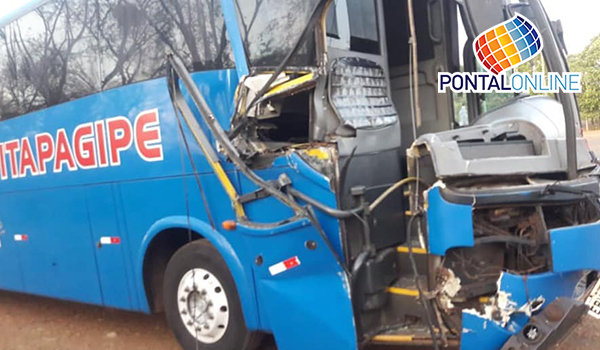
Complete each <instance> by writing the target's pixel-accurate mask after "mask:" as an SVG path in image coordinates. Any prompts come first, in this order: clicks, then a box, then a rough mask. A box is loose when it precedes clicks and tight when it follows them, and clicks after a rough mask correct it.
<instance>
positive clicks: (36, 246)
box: [0, 188, 102, 304]
mask: <svg viewBox="0 0 600 350" xmlns="http://www.w3.org/2000/svg"><path fill="white" fill-rule="evenodd" d="M0 209H1V210H2V219H3V224H4V229H5V230H6V233H5V234H4V235H3V237H2V239H3V240H5V239H6V238H7V237H9V238H10V237H12V239H13V242H12V243H13V244H14V246H15V248H16V252H17V255H18V261H19V263H20V265H21V267H22V276H23V284H24V286H23V287H24V288H22V289H21V290H23V291H25V292H27V293H32V294H39V295H45V296H50V297H54V298H59V299H66V300H74V301H80V302H85V303H91V304H101V300H102V299H101V293H100V284H99V282H98V275H97V270H96V262H95V258H94V247H93V242H92V237H91V234H90V224H89V220H88V211H87V209H86V205H85V198H84V196H83V193H82V190H81V189H78V188H62V189H55V190H42V191H27V192H20V193H15V194H5V195H3V198H2V207H1V208H0ZM3 273H4V271H3ZM2 279H3V280H5V279H4V275H3V278H2Z"/></svg>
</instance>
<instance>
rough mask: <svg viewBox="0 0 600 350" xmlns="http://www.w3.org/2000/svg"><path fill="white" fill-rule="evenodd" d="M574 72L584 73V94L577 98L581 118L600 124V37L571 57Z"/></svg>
mask: <svg viewBox="0 0 600 350" xmlns="http://www.w3.org/2000/svg"><path fill="white" fill-rule="evenodd" d="M569 64H570V66H571V67H570V69H571V71H572V72H582V73H583V79H582V86H583V93H581V94H580V95H578V96H577V98H578V101H579V109H580V110H581V118H582V119H583V120H584V121H587V122H589V123H592V124H597V123H598V122H600V35H599V36H597V37H595V38H594V39H593V40H592V42H591V43H590V44H589V45H588V46H587V47H586V48H585V50H583V52H582V53H580V54H578V55H571V56H569Z"/></svg>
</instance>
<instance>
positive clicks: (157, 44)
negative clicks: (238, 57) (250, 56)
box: [95, 0, 234, 90]
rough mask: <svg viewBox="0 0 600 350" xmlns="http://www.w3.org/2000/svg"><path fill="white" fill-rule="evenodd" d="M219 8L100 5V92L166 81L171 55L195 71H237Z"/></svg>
mask: <svg viewBox="0 0 600 350" xmlns="http://www.w3.org/2000/svg"><path fill="white" fill-rule="evenodd" d="M220 3H221V2H220V1H209V0H200V1H194V0H174V1H166V2H164V1H160V0H147V1H145V2H144V4H143V6H142V5H140V4H139V3H136V2H126V1H121V0H99V1H98V6H99V9H98V11H99V18H100V19H99V23H98V29H97V30H95V33H96V36H97V37H98V41H99V47H100V62H101V65H102V79H101V88H102V89H103V90H106V89H110V88H114V87H119V86H123V85H127V84H131V83H135V82H139V81H144V80H148V79H154V78H158V77H161V76H164V75H165V73H166V66H167V62H166V56H167V54H168V53H170V52H174V53H176V54H177V55H179V56H180V57H181V58H182V59H183V60H184V62H185V63H186V64H187V65H188V68H189V69H191V70H193V71H202V70H213V69H225V68H233V67H234V63H233V58H232V53H231V47H230V44H229V38H228V37H227V31H226V29H225V24H224V20H223V16H222V11H221V5H220ZM182 13H183V14H185V16H183V15H181V14H182Z"/></svg>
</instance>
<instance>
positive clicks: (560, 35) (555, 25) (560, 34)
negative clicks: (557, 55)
mask: <svg viewBox="0 0 600 350" xmlns="http://www.w3.org/2000/svg"><path fill="white" fill-rule="evenodd" d="M552 31H554V34H556V38H557V39H558V43H559V44H560V47H561V48H562V49H563V51H564V52H565V54H566V55H568V54H569V51H567V44H566V43H565V31H564V30H563V25H562V21H561V20H560V19H559V20H557V21H552Z"/></svg>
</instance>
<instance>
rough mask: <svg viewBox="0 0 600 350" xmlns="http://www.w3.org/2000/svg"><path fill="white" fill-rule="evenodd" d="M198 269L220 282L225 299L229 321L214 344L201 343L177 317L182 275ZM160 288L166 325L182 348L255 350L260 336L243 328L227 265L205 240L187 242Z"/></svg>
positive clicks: (175, 255)
mask: <svg viewBox="0 0 600 350" xmlns="http://www.w3.org/2000/svg"><path fill="white" fill-rule="evenodd" d="M198 268H200V269H204V270H206V271H208V272H210V273H212V274H213V275H214V276H215V277H216V278H217V279H218V281H219V282H220V283H221V285H222V287H223V291H224V292H225V294H226V296H227V302H228V312H229V317H228V320H229V321H228V324H227V327H226V330H225V333H224V334H223V335H222V336H221V338H220V339H219V340H218V341H216V342H214V343H204V342H202V341H200V340H198V339H197V338H196V337H195V336H194V335H192V333H190V331H189V330H188V328H187V326H186V324H184V320H183V319H182V317H184V316H182V315H181V314H180V305H181V304H179V301H180V300H178V290H179V286H180V282H181V281H182V279H183V278H184V276H185V275H186V273H189V271H191V270H193V269H198ZM194 281H195V279H194ZM194 284H195V283H194ZM163 288H164V293H163V295H164V305H165V313H166V317H167V322H168V323H169V326H170V327H171V330H172V331H173V334H174V335H175V338H176V339H177V341H179V344H180V345H181V346H182V348H183V349H185V350H196V349H201V350H255V349H256V348H257V347H258V345H259V344H260V340H261V338H262V336H261V334H260V333H258V332H251V331H249V330H248V329H247V328H246V324H245V321H244V316H243V314H242V307H241V303H240V298H239V294H238V291H237V288H236V286H235V282H234V280H233V277H232V276H231V273H230V272H229V268H228V267H227V264H226V263H225V261H224V260H223V258H222V257H221V255H220V254H219V252H218V251H217V250H216V249H215V248H214V247H213V246H212V245H211V244H210V243H209V242H208V241H206V240H198V241H194V242H192V243H188V244H186V245H185V246H183V247H181V248H180V249H179V250H178V251H177V252H176V253H175V254H174V255H173V257H172V258H171V260H170V261H169V263H168V265H167V269H166V271H165V279H164V287H163ZM194 290H195V288H194ZM193 327H196V326H193Z"/></svg>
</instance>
